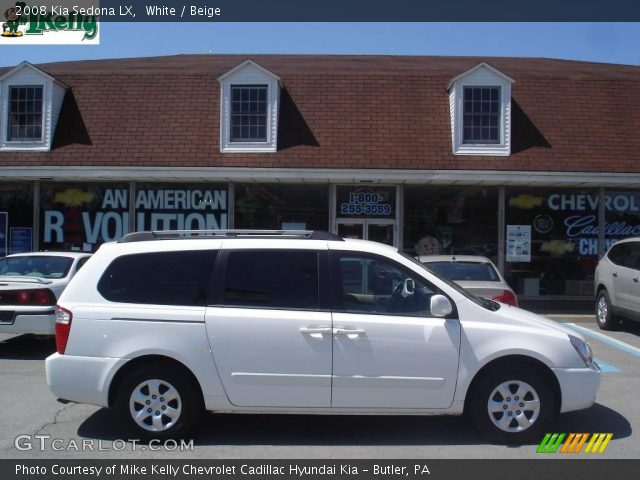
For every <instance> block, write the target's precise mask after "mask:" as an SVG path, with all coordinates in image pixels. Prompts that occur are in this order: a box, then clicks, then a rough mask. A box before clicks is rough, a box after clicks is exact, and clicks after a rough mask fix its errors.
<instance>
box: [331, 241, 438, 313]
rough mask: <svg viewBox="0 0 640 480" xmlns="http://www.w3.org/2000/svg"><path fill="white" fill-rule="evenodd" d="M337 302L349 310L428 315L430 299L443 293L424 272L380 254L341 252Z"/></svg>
mask: <svg viewBox="0 0 640 480" xmlns="http://www.w3.org/2000/svg"><path fill="white" fill-rule="evenodd" d="M333 258H334V259H335V260H334V271H336V270H337V275H338V279H337V283H336V290H335V291H334V306H335V309H336V310H339V311H342V312H347V313H373V314H382V315H407V316H421V317H428V316H430V315H431V311H430V300H431V297H432V296H433V295H435V294H436V293H440V292H439V291H438V289H437V288H436V287H435V286H433V285H431V284H430V283H429V282H427V281H426V280H424V279H423V278H421V277H420V276H418V275H416V274H414V273H412V272H411V271H410V270H408V269H405V268H404V267H402V266H401V265H399V264H395V263H393V262H391V261H388V260H384V259H382V258H378V257H372V256H367V255H358V254H338V255H337V258H336V255H334V257H333Z"/></svg>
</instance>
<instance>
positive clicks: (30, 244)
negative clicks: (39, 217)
mask: <svg viewBox="0 0 640 480" xmlns="http://www.w3.org/2000/svg"><path fill="white" fill-rule="evenodd" d="M34 243H35V242H34V239H33V184H32V183H6V182H2V183H0V257H4V256H5V255H9V254H12V253H26V252H30V251H32V250H33V249H34V247H35V245H34Z"/></svg>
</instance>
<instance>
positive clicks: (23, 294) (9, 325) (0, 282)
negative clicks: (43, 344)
mask: <svg viewBox="0 0 640 480" xmlns="http://www.w3.org/2000/svg"><path fill="white" fill-rule="evenodd" d="M90 256H91V255H90V254H87V253H74V252H33V253H21V254H15V255H9V256H6V257H3V258H0V333H35V334H39V335H53V334H54V331H55V330H54V325H55V318H56V317H55V311H54V309H55V306H56V301H57V299H58V297H59V296H60V294H61V293H62V291H63V290H64V288H65V287H66V286H67V284H68V283H69V280H71V278H72V277H73V276H74V275H75V274H76V272H77V271H78V270H79V269H80V267H82V265H84V263H85V262H86V261H87V260H88V259H89V257H90Z"/></svg>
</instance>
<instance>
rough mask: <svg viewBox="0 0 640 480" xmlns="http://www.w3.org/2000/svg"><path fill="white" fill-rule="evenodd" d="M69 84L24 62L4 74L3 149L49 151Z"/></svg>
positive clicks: (0, 98) (0, 95) (0, 87)
mask: <svg viewBox="0 0 640 480" xmlns="http://www.w3.org/2000/svg"><path fill="white" fill-rule="evenodd" d="M66 91H67V87H66V86H65V85H64V84H63V83H61V82H60V81H58V80H56V79H55V78H53V77H52V76H51V75H49V74H48V73H45V72H43V71H42V70H40V69H39V68H37V67H34V66H33V65H31V64H30V63H29V62H22V63H21V64H20V65H18V66H17V67H15V68H13V69H11V70H9V71H8V72H7V73H6V74H4V75H3V76H1V77H0V151H27V150H30V151H48V150H50V149H51V145H52V143H53V134H54V132H55V131H56V126H57V123H58V116H59V114H60V110H61V108H62V102H63V101H64V97H65V94H66Z"/></svg>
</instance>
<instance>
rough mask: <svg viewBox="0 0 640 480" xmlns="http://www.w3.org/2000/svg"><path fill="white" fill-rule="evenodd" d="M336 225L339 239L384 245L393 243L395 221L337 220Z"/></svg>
mask: <svg viewBox="0 0 640 480" xmlns="http://www.w3.org/2000/svg"><path fill="white" fill-rule="evenodd" d="M336 223H337V225H338V235H340V236H341V237H344V238H359V239H362V240H371V241H372V242H379V243H384V244H386V245H393V244H394V243H395V237H396V222H395V220H380V219H378V220H376V219H373V220H367V219H359V218H358V219H351V218H339V219H338V220H337V221H336Z"/></svg>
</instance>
